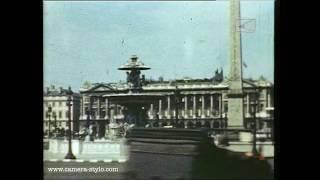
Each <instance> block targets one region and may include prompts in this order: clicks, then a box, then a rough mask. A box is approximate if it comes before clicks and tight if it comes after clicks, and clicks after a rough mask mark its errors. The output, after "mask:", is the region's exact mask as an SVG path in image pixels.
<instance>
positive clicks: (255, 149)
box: [252, 88, 259, 156]
mask: <svg viewBox="0 0 320 180" xmlns="http://www.w3.org/2000/svg"><path fill="white" fill-rule="evenodd" d="M258 93H259V92H258V89H257V88H255V91H254V108H253V129H252V131H253V132H252V134H253V145H252V154H253V156H256V155H258V151H257V117H256V113H257V106H258V103H257V102H258V100H259V94H258Z"/></svg>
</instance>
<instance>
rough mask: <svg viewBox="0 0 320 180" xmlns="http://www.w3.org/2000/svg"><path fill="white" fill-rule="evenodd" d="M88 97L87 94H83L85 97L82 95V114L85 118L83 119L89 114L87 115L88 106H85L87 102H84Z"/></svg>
mask: <svg viewBox="0 0 320 180" xmlns="http://www.w3.org/2000/svg"><path fill="white" fill-rule="evenodd" d="M86 98H87V97H86V96H83V97H82V114H81V116H82V119H83V120H85V119H87V116H86V107H85V103H84V102H85V99H86Z"/></svg>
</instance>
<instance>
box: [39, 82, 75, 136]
mask: <svg viewBox="0 0 320 180" xmlns="http://www.w3.org/2000/svg"><path fill="white" fill-rule="evenodd" d="M67 98H68V95H67V89H63V88H62V87H59V88H58V89H57V88H55V86H51V87H47V88H46V90H45V92H44V94H43V119H44V121H43V123H44V124H43V125H44V126H43V130H44V133H45V135H46V134H48V131H49V118H50V122H51V123H50V132H53V130H54V129H55V127H57V128H59V129H67V126H68V123H67V122H68V106H67ZM71 99H72V101H71V104H72V106H71V121H72V123H71V130H73V131H79V117H80V99H81V98H80V94H79V93H73V95H72V98H71ZM49 107H51V112H49ZM48 113H49V114H48ZM48 115H49V116H48Z"/></svg>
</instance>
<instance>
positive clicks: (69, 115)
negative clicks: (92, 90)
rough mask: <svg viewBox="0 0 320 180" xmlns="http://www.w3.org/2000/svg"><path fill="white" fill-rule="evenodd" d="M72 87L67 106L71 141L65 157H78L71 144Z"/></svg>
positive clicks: (69, 91) (68, 93) (68, 92)
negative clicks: (74, 153)
mask: <svg viewBox="0 0 320 180" xmlns="http://www.w3.org/2000/svg"><path fill="white" fill-rule="evenodd" d="M72 94H73V93H72V91H71V87H70V86H69V89H68V91H67V95H68V99H67V106H68V126H69V143H68V153H67V155H66V156H65V157H64V158H65V159H76V157H75V156H74V155H73V153H72V146H71V136H72V134H71V106H72V104H71V101H72V99H71V96H72Z"/></svg>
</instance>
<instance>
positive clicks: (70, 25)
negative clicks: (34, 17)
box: [44, 0, 274, 91]
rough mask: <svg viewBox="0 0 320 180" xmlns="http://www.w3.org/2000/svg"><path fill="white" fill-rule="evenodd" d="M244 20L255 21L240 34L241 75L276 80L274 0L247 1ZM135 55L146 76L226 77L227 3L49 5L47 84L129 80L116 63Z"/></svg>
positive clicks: (46, 12)
mask: <svg viewBox="0 0 320 180" xmlns="http://www.w3.org/2000/svg"><path fill="white" fill-rule="evenodd" d="M241 17H242V18H250V19H251V18H252V19H256V30H255V32H254V33H242V46H243V47H242V55H243V56H242V57H243V61H244V62H245V63H246V64H247V68H244V69H243V75H244V77H245V78H247V77H252V78H258V77H259V76H260V75H263V76H265V77H266V78H267V79H268V80H270V81H273V73H274V53H273V46H274V32H273V29H274V20H273V19H274V0H257V1H254V0H250V1H242V2H241ZM133 54H135V55H137V56H138V57H139V58H140V60H141V61H142V62H144V63H145V64H146V65H148V66H150V67H151V68H152V69H151V70H149V71H145V73H144V74H145V75H146V78H150V77H152V78H154V79H158V77H159V76H163V77H164V79H174V78H182V77H184V76H188V77H192V78H210V77H212V76H213V74H214V72H215V70H216V68H221V67H222V68H223V70H224V74H225V75H228V73H229V61H230V60H229V2H228V1H217V2H215V1H203V2H196V1H185V2H181V1H180V2H172V1H171V2H169V1H162V2H161V1H160V2H146V1H141V2H130V1H123V2H112V1H95V2H85V1H73V2H72V1H64V2H62V1H45V2H44V85H45V86H48V85H50V84H54V85H56V86H64V87H66V86H68V85H71V87H72V88H73V89H74V90H75V91H77V90H78V89H79V88H80V86H81V85H82V84H83V82H84V81H86V80H88V81H90V82H115V81H119V80H125V79H126V78H125V73H124V72H121V71H118V70H117V67H119V66H120V65H122V64H124V63H125V62H127V61H128V59H129V57H130V56H131V55H133Z"/></svg>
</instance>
